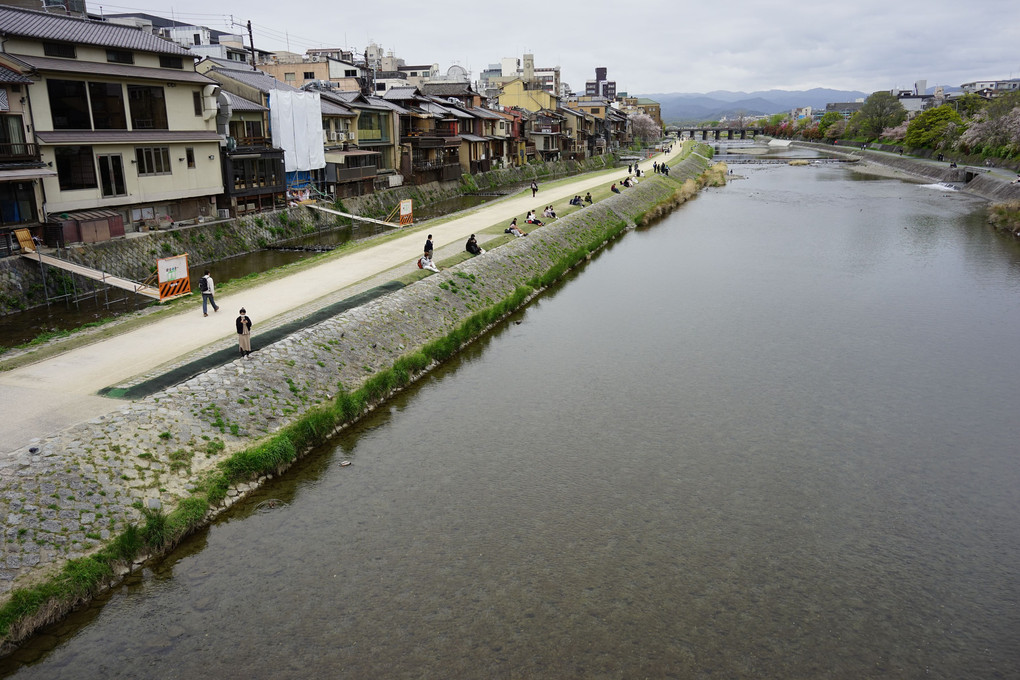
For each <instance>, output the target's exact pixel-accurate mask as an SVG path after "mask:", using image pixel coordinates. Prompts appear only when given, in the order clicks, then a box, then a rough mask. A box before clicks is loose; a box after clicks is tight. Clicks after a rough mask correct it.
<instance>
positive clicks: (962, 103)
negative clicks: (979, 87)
mask: <svg viewBox="0 0 1020 680" xmlns="http://www.w3.org/2000/svg"><path fill="white" fill-rule="evenodd" d="M986 103H987V102H985V100H984V99H982V98H981V97H979V96H977V95H976V94H974V93H973V92H968V93H967V94H965V95H963V96H962V97H960V98H959V99H958V100H957V104H956V110H957V111H959V113H960V115H962V116H964V117H965V118H970V117H971V116H973V115H974V114H975V113H977V112H978V111H980V110H981V109H983V108H984V107H985V104H986Z"/></svg>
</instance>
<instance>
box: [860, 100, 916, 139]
mask: <svg viewBox="0 0 1020 680" xmlns="http://www.w3.org/2000/svg"><path fill="white" fill-rule="evenodd" d="M906 117H907V111H906V109H904V108H903V104H900V102H899V100H898V99H896V97H895V96H894V95H893V94H892V93H891V92H873V93H872V94H871V96H869V97H868V98H867V99H865V100H864V105H863V106H861V110H860V111H858V112H857V113H856V114H855V115H854V120H853V122H854V127H855V128H856V129H857V130H859V131H860V132H861V133H863V134H865V135H869V136H871V137H877V136H878V135H879V134H881V132H882V130H884V129H885V128H891V127H896V126H897V125H899V124H900V123H902V122H903V121H904V120H905V119H906Z"/></svg>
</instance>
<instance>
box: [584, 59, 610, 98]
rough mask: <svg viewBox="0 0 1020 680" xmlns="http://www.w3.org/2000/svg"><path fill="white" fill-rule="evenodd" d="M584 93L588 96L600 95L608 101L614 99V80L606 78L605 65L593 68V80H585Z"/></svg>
mask: <svg viewBox="0 0 1020 680" xmlns="http://www.w3.org/2000/svg"><path fill="white" fill-rule="evenodd" d="M584 93H585V95H587V96H589V97H602V98H603V99H608V100H609V101H613V100H614V99H616V81H615V80H608V79H607V70H606V67H605V66H597V67H596V68H595V80H588V81H585V83H584Z"/></svg>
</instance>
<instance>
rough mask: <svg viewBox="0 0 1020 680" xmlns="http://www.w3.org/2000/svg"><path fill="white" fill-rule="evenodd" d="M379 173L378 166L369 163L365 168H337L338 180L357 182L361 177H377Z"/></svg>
mask: <svg viewBox="0 0 1020 680" xmlns="http://www.w3.org/2000/svg"><path fill="white" fill-rule="evenodd" d="M378 174H379V170H378V168H376V167H375V166H374V165H369V166H366V167H363V168H341V167H337V169H336V181H337V182H355V181H357V180H359V179H365V178H367V177H375V176H376V175H378Z"/></svg>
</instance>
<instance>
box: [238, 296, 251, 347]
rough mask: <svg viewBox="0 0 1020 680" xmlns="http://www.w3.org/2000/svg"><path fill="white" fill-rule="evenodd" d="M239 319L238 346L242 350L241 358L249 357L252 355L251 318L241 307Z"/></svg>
mask: <svg viewBox="0 0 1020 680" xmlns="http://www.w3.org/2000/svg"><path fill="white" fill-rule="evenodd" d="M239 314H240V316H238V317H237V321H236V325H237V346H238V348H239V349H240V350H241V356H244V357H247V356H248V355H249V354H251V318H250V317H249V316H248V313H247V312H245V311H244V307H241V311H240V312H239Z"/></svg>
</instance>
